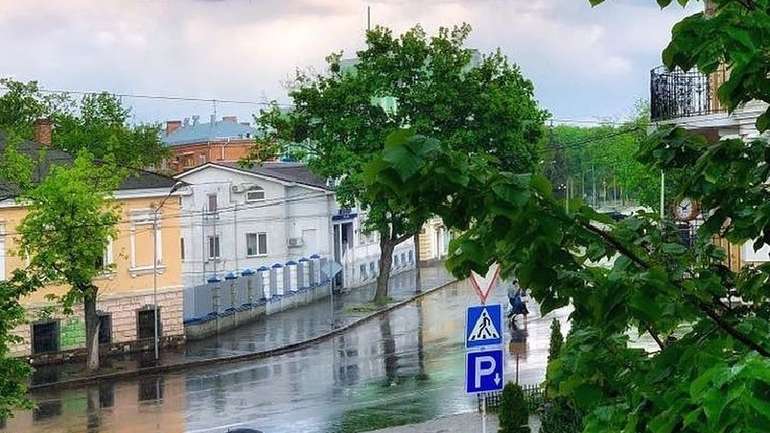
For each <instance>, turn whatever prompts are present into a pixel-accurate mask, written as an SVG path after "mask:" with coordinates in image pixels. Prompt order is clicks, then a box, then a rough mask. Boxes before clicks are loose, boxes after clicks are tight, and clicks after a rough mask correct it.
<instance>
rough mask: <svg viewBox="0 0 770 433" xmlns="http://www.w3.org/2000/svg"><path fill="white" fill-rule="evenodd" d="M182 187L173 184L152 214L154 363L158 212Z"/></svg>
mask: <svg viewBox="0 0 770 433" xmlns="http://www.w3.org/2000/svg"><path fill="white" fill-rule="evenodd" d="M182 185H184V183H183V182H177V183H175V184H174V186H172V187H171V190H170V191H169V192H168V194H166V196H165V197H163V200H161V201H160V204H159V205H158V206H157V207H156V208H155V209H154V210H153V212H152V304H153V309H154V314H153V316H154V317H153V323H154V325H155V326H153V328H154V331H155V361H157V360H158V212H159V211H160V209H161V208H162V207H163V205H164V204H166V200H168V198H169V197H171V194H173V193H174V192H175V191H176V190H178V189H179V188H180V187H182Z"/></svg>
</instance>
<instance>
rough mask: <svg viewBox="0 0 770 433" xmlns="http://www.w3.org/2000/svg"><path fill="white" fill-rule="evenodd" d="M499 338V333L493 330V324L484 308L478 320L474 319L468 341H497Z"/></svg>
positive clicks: (495, 329)
mask: <svg viewBox="0 0 770 433" xmlns="http://www.w3.org/2000/svg"><path fill="white" fill-rule="evenodd" d="M499 338H500V332H498V330H497V328H495V322H494V321H492V318H491V317H490V316H489V312H488V311H487V309H486V308H484V309H483V310H481V314H480V315H479V318H478V319H476V324H475V325H473V330H471V334H470V335H469V336H468V341H485V340H497V339H499Z"/></svg>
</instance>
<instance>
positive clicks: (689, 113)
mask: <svg viewBox="0 0 770 433" xmlns="http://www.w3.org/2000/svg"><path fill="white" fill-rule="evenodd" d="M729 76H730V70H729V69H728V68H727V67H725V66H722V67H720V68H718V69H717V71H715V72H714V73H711V74H709V75H705V74H702V73H700V72H698V71H697V70H694V69H693V70H691V71H687V72H685V71H682V70H674V71H669V70H668V69H666V68H665V67H663V66H659V67H657V68H655V69H653V70H652V71H650V111H651V120H652V121H654V122H660V123H663V124H666V123H674V124H677V125H679V126H681V127H683V128H685V129H687V130H690V131H692V132H695V133H698V134H701V135H703V136H704V137H705V138H706V139H707V140H709V141H711V142H715V141H718V140H721V139H726V138H740V139H743V140H750V139H754V138H758V137H759V136H760V133H759V131H758V130H757V128H756V126H755V122H756V120H757V117H759V115H761V114H762V113H764V112H765V110H766V109H767V104H766V103H764V102H761V101H752V102H749V103H747V104H745V105H744V106H742V107H739V108H738V109H736V110H735V111H733V112H732V113H728V112H727V107H725V106H724V105H722V103H721V102H720V101H719V98H718V95H717V91H718V89H719V87H720V86H721V85H722V84H723V83H724V82H725V81H726V80H727V79H728V78H729ZM702 221H703V218H702V217H700V216H699V217H698V218H696V219H695V220H694V221H691V222H690V223H689V230H687V231H688V232H689V233H691V234H692V233H694V232H695V229H696V228H697V226H698V225H699V224H701V223H702ZM714 242H715V243H716V244H717V245H719V246H720V247H722V248H724V250H725V252H726V253H727V257H726V264H727V265H728V266H729V267H730V268H731V269H733V270H738V269H740V268H741V267H742V266H744V265H754V264H762V263H766V262H768V261H770V247H768V246H764V247H763V248H761V249H760V250H758V251H754V247H753V243H754V242H753V241H748V242H745V243H743V244H733V243H730V242H728V241H727V240H725V239H715V240H714Z"/></svg>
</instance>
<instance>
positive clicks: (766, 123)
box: [756, 108, 770, 132]
mask: <svg viewBox="0 0 770 433" xmlns="http://www.w3.org/2000/svg"><path fill="white" fill-rule="evenodd" d="M756 126H757V130H759V132H765V131H767V130H768V129H770V108H768V109H767V110H765V112H764V113H762V114H760V115H759V117H757V122H756Z"/></svg>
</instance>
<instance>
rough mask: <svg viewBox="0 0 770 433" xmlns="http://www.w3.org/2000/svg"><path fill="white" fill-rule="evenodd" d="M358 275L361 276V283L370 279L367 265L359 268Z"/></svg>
mask: <svg viewBox="0 0 770 433" xmlns="http://www.w3.org/2000/svg"><path fill="white" fill-rule="evenodd" d="M358 273H359V275H360V276H361V281H363V280H365V279H367V278H368V277H367V275H366V265H365V264H364V265H360V266H359V267H358Z"/></svg>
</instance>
